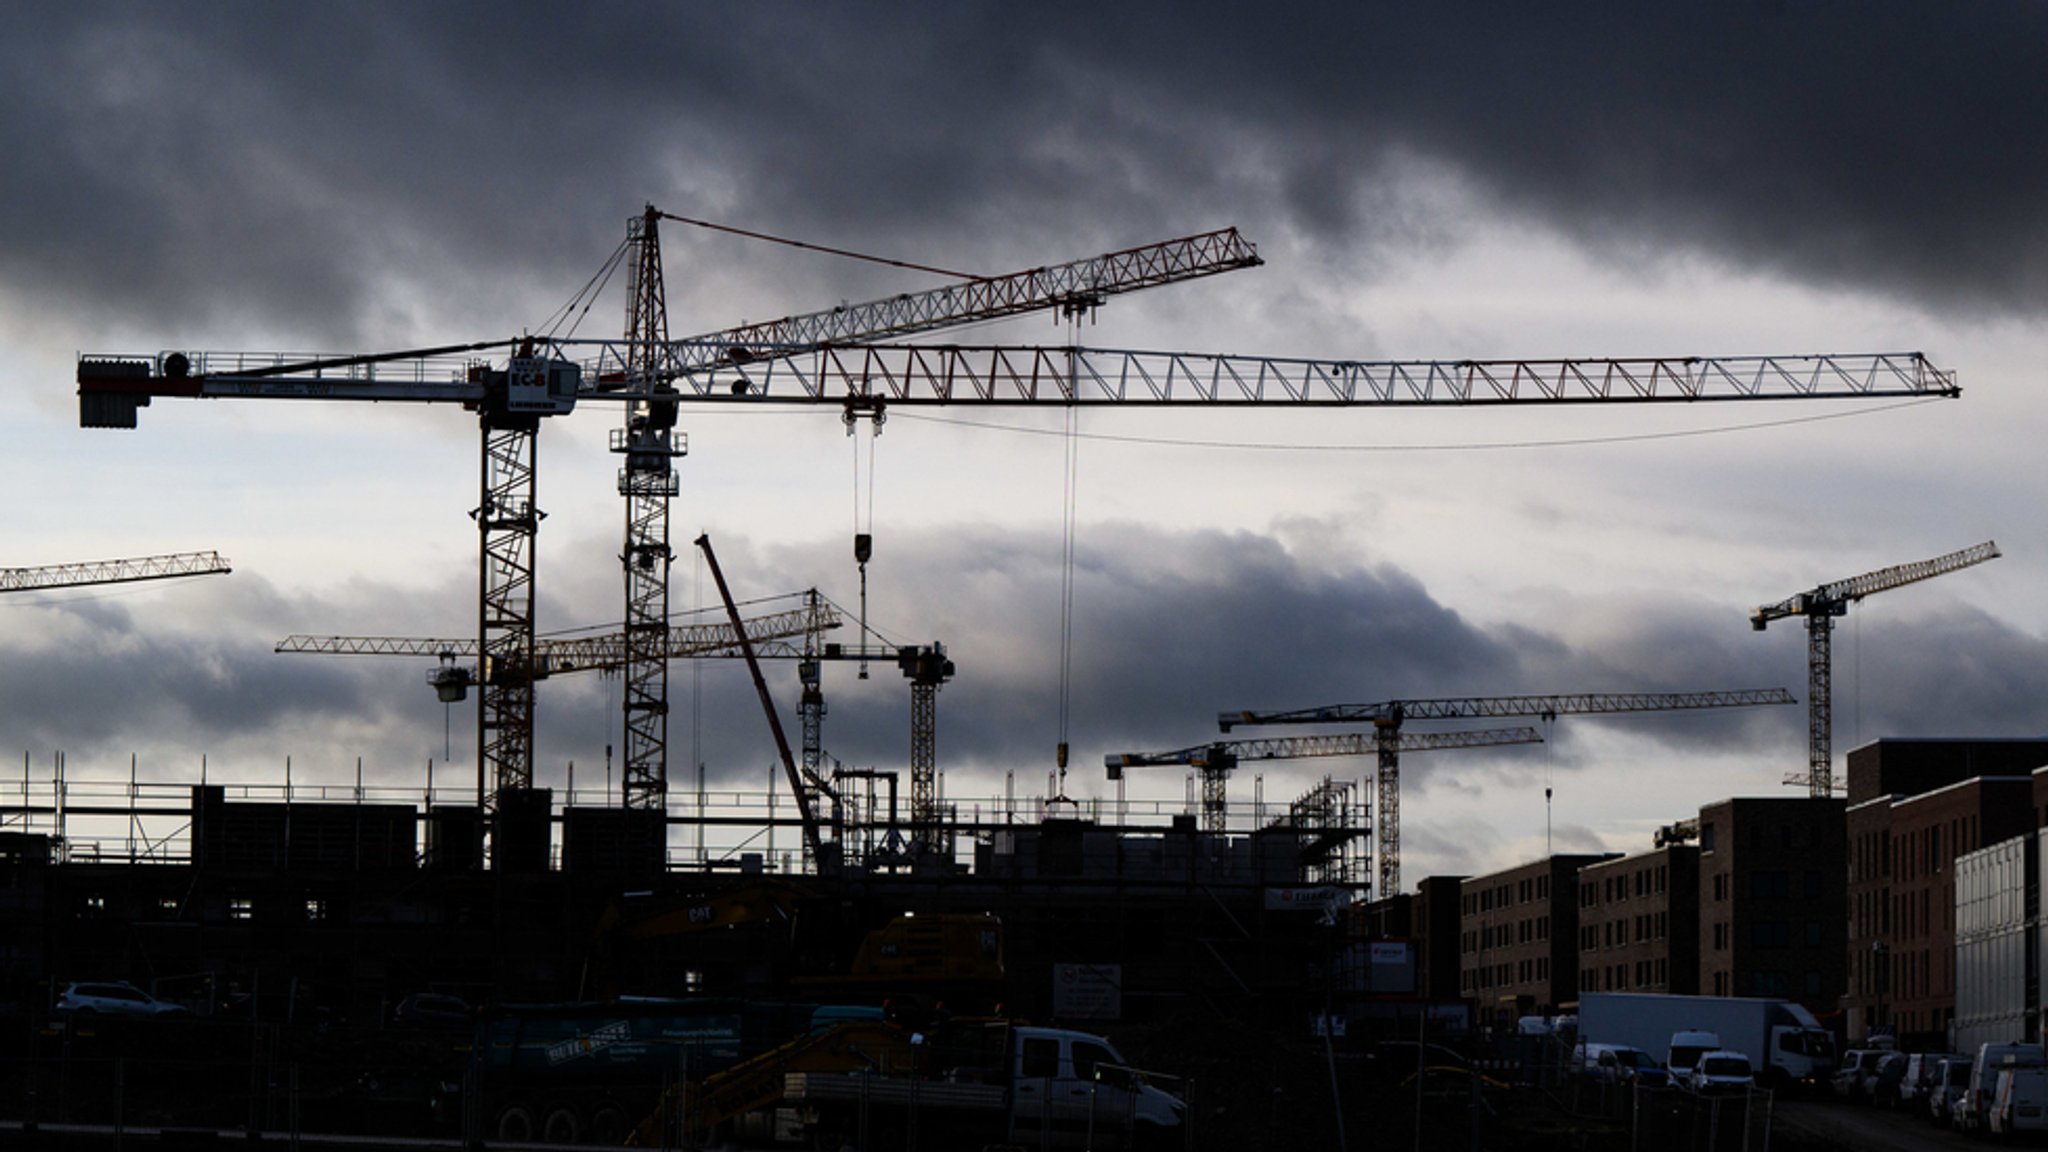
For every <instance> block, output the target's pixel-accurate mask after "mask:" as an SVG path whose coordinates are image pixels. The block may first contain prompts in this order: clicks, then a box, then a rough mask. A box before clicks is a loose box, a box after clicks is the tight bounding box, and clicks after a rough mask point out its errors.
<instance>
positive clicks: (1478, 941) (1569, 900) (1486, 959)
mask: <svg viewBox="0 0 2048 1152" xmlns="http://www.w3.org/2000/svg"><path fill="white" fill-rule="evenodd" d="M1614 857H1615V854H1614V853H1605V854H1600V855H1559V856H1549V857H1546V858H1544V859H1541V860H1536V861H1532V862H1531V863H1528V864H1522V865H1518V866H1516V867H1513V868H1509V869H1507V870H1505V871H1501V872H1495V873H1492V874H1491V875H1487V876H1474V877H1471V878H1468V879H1467V880H1465V881H1464V883H1463V884H1462V885H1461V886H1460V895H1459V908H1460V915H1459V931H1458V945H1459V952H1460V955H1461V958H1462V959H1461V963H1460V965H1459V983H1460V991H1461V992H1462V994H1463V995H1465V996H1467V997H1470V998H1471V999H1472V1000H1473V1001H1474V1002H1476V1004H1477V1005H1478V1017H1479V1019H1480V1020H1481V1021H1482V1022H1490V1023H1493V1024H1496V1025H1499V1024H1502V1023H1513V1021H1514V1020H1515V1018H1517V1017H1520V1016H1527V1015H1550V1014H1552V1013H1555V1012H1556V1011H1557V1009H1558V1006H1559V1005H1561V1004H1569V1003H1572V1002H1575V1001H1576V1000H1577V999H1578V996H1579V981H1578V943H1579V939H1578V938H1579V879H1578V877H1579V869H1581V868H1583V867H1585V866H1586V865H1588V864H1595V863H1599V862H1600V861H1603V860H1611V859H1613V858H1614Z"/></svg>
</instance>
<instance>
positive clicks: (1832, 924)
mask: <svg viewBox="0 0 2048 1152" xmlns="http://www.w3.org/2000/svg"><path fill="white" fill-rule="evenodd" d="M1699 827H1700V832H1699V853H1700V856H1699V909H1700V917H1699V925H1700V973H1699V980H1700V987H1699V991H1700V992H1701V993H1702V994H1703V995H1709V996H1776V997H1782V998H1784V999H1787V1000H1795V1001H1798V1002H1799V1003H1800V1004H1803V1005H1805V1006H1806V1007H1807V1008H1808V1009H1809V1010H1811V1011H1813V1012H1815V1013H1816V1014H1821V1013H1833V1012H1835V1011H1836V1010H1837V1009H1838V1008H1840V1006H1841V1005H1840V1001H1841V997H1842V993H1843V991H1844V989H1845V987H1846V984H1847V979H1846V971H1845V970H1846V968H1847V963H1846V958H1845V955H1844V953H1845V949H1846V947H1847V921H1848V894H1847V877H1846V874H1845V873H1844V871H1843V867H1842V860H1843V852H1844V850H1845V849H1844V835H1845V826H1844V822H1843V802H1842V801H1841V800H1838V799H1834V798H1832V797H1804V796H1802V797H1785V798H1778V797H1768V798H1766V797H1751V798H1736V799H1732V800H1723V801H1720V802H1718V803H1715V804H1709V805H1707V806H1705V807H1703V808H1701V809H1700V815H1699Z"/></svg>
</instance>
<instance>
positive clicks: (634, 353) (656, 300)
mask: <svg viewBox="0 0 2048 1152" xmlns="http://www.w3.org/2000/svg"><path fill="white" fill-rule="evenodd" d="M659 227H660V213H658V212H656V211H655V209H654V206H653V205H651V204H650V205H648V206H647V210H646V212H645V213H644V214H642V215H641V216H640V217H639V218H637V219H635V220H633V221H631V222H630V223H629V226H628V233H629V240H628V243H629V247H630V249H631V252H632V257H633V259H632V263H631V265H630V274H629V276H628V278H627V289H626V295H627V302H626V350H627V354H628V357H629V359H628V361H627V364H626V373H625V386H626V389H627V392H628V394H629V395H632V396H633V397H634V398H633V399H629V400H627V401H626V404H625V425H624V427H621V428H615V429H613V430H612V451H613V452H616V453H619V454H620V455H621V456H623V458H624V463H623V464H622V465H621V466H620V468H619V495H620V496H622V497H624V498H625V501H626V538H625V546H624V547H623V548H622V549H620V552H619V560H620V564H621V566H622V568H623V570H624V574H625V597H626V625H625V648H626V650H625V662H624V667H623V675H622V677H621V680H622V683H623V688H624V691H623V693H622V695H623V697H624V708H625V719H624V724H623V730H624V745H625V757H624V759H623V761H622V767H621V772H620V780H621V783H622V787H621V789H620V796H621V797H622V798H623V801H624V804H625V806H626V807H627V808H648V809H660V808H662V807H663V806H664V805H665V803H666V799H667V795H668V654H667V652H666V651H665V650H664V648H665V644H664V637H665V636H666V635H667V633H668V605H669V596H668V570H669V564H670V562H671V561H672V560H673V559H674V553H673V552H672V551H671V550H670V548H669V541H668V519H669V516H668V513H669V501H670V500H671V499H672V498H674V496H675V495H676V491H677V486H676V474H675V468H674V466H673V463H672V462H673V461H674V459H675V458H676V457H678V456H681V455H683V454H684V452H685V451H686V450H687V440H686V438H685V437H684V435H683V434H682V433H680V432H678V431H676V402H675V392H674V390H673V389H672V388H670V387H669V385H668V383H667V382H666V381H665V380H663V379H661V378H660V377H661V372H662V368H663V360H664V355H663V349H664V348H665V347H666V346H667V344H668V296H667V290H666V288H665V287H664V285H663V281H662V273H661V236H660V231H659Z"/></svg>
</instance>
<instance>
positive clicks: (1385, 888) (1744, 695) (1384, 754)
mask: <svg viewBox="0 0 2048 1152" xmlns="http://www.w3.org/2000/svg"><path fill="white" fill-rule="evenodd" d="M1791 703H1793V699H1792V694H1791V693H1789V692H1787V691H1785V690H1784V689H1783V688H1771V689H1749V690H1743V691H1735V692H1607V693H1581V694H1577V695H1566V696H1458V697H1443V698H1437V699H1429V700H1386V701H1382V702H1380V703H1377V704H1335V705H1328V706H1324V707H1320V708H1303V709H1298V710H1295V711H1286V712H1225V713H1223V714H1221V715H1220V716H1218V717H1217V724H1218V726H1219V727H1220V728H1221V729H1222V730H1223V731H1225V732H1229V731H1230V730H1231V729H1233V728H1235V727H1237V726H1238V725H1240V724H1243V725H1261V724H1371V725H1372V726H1373V738H1374V747H1375V749H1376V750H1377V751H1378V753H1379V773H1378V775H1377V777H1376V782H1377V785H1378V797H1377V805H1376V807H1377V809H1378V811H1377V812H1376V813H1375V817H1374V818H1375V822H1376V824H1377V826H1378V827H1377V832H1378V835H1377V836H1376V838H1375V839H1376V841H1377V850H1378V854H1379V889H1378V890H1379V892H1380V894H1381V895H1383V896H1390V895H1393V894H1395V893H1397V892H1399V891H1400V890H1401V748H1402V738H1403V733H1402V729H1401V726H1402V724H1404V723H1405V722H1407V721H1409V720H1474V719H1499V718H1501V717H1507V716H1538V717H1541V718H1543V719H1545V720H1555V719H1556V718H1557V717H1559V716H1564V715H1580V714H1585V713H1592V712H1669V711H1675V710H1682V709H1694V708H1747V707H1753V706H1756V705H1760V704H1791Z"/></svg>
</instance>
